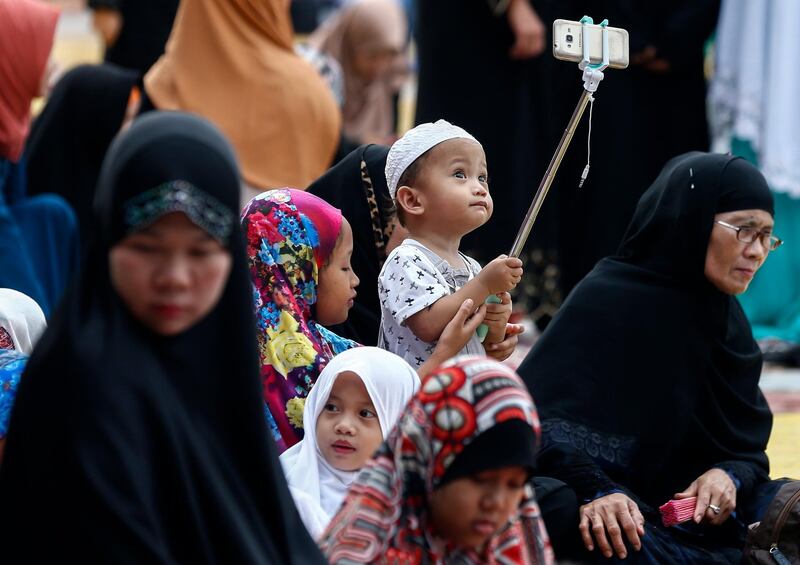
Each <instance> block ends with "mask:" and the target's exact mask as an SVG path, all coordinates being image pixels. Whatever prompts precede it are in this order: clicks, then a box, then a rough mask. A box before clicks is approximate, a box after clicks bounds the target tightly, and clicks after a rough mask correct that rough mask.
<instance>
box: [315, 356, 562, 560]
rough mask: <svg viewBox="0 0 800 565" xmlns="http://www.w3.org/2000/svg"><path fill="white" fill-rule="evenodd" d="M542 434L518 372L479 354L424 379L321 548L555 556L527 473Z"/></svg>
mask: <svg viewBox="0 0 800 565" xmlns="http://www.w3.org/2000/svg"><path fill="white" fill-rule="evenodd" d="M538 438H539V420H538V417H537V413H536V407H535V406H534V404H533V401H532V400H531V397H530V395H529V394H528V391H527V388H526V387H525V385H524V384H523V383H522V381H521V380H520V378H519V377H518V376H517V375H516V373H514V371H512V370H511V369H510V368H508V367H506V366H505V365H503V364H501V363H498V362H497V361H493V360H491V359H486V358H482V357H461V358H457V359H455V360H453V361H451V362H449V363H448V364H446V365H445V366H443V367H442V368H440V369H438V370H437V371H434V372H433V373H431V374H430V375H428V376H427V377H426V378H425V379H423V381H422V385H421V387H420V390H419V392H418V393H417V394H416V395H415V396H414V398H412V400H411V402H410V403H409V405H408V406H407V407H406V410H405V412H404V414H403V415H402V416H401V417H400V420H399V421H398V423H397V425H396V426H395V428H394V430H393V431H392V432H391V433H390V434H389V437H388V438H387V439H386V441H385V442H384V443H383V445H382V446H381V447H380V448H379V449H378V451H377V452H376V454H375V456H374V457H373V459H372V460H371V461H370V462H369V463H367V465H366V467H364V468H362V470H361V473H360V474H359V476H358V478H357V479H356V481H355V482H354V483H353V484H352V485H351V486H350V490H349V492H348V495H347V498H345V501H344V505H343V506H342V507H341V508H340V510H339V512H338V514H337V515H336V516H335V517H334V518H333V520H332V521H331V523H330V525H329V526H328V530H327V531H326V532H325V534H323V536H322V538H321V539H320V540H319V542H318V543H319V545H320V547H321V549H322V552H323V553H324V554H325V557H326V558H327V559H328V561H329V563H332V564H345V563H384V564H391V565H400V564H412V563H414V564H417V563H425V564H437V565H439V564H456V563H457V564H459V565H470V564H473V563H474V564H477V563H489V564H495V563H518V564H523V565H533V564H541V563H553V552H552V548H551V546H550V541H549V539H548V536H547V531H546V530H545V527H544V523H543V521H542V518H541V514H540V512H539V507H538V505H537V503H536V498H535V496H534V492H533V488H532V486H531V484H530V481H529V480H528V478H529V477H530V472H531V469H532V467H533V465H534V459H535V454H536V448H537V443H538Z"/></svg>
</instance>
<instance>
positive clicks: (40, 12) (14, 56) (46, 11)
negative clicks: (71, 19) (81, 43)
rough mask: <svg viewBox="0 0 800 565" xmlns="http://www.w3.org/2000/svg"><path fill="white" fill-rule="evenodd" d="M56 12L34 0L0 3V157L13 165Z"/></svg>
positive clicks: (25, 132) (1, 0)
mask: <svg viewBox="0 0 800 565" xmlns="http://www.w3.org/2000/svg"><path fill="white" fill-rule="evenodd" d="M58 13H59V10H58V8H56V7H55V6H50V5H48V4H44V3H42V2H37V1H35V0H0V157H4V158H6V159H8V160H9V161H12V162H14V163H16V162H17V161H19V158H20V156H21V155H22V148H23V147H24V146H25V139H26V138H27V137H28V131H29V129H30V124H31V101H32V100H33V99H34V98H36V96H38V95H39V90H40V86H41V83H42V77H43V76H44V71H45V68H46V66H47V59H48V58H49V57H50V50H51V49H52V48H53V38H54V36H55V32H56V23H58Z"/></svg>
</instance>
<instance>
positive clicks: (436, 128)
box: [385, 120, 480, 198]
mask: <svg viewBox="0 0 800 565" xmlns="http://www.w3.org/2000/svg"><path fill="white" fill-rule="evenodd" d="M450 139H469V140H470V141H474V142H475V143H477V144H478V145H480V142H479V141H478V140H477V139H475V138H474V137H472V136H471V135H470V134H469V133H468V132H467V131H466V130H465V129H463V128H460V127H458V126H454V125H453V124H451V123H450V122H448V121H447V120H436V121H435V122H433V123H431V122H428V123H424V124H420V125H418V126H417V127H415V128H413V129H410V130H408V131H407V132H406V133H405V134H404V135H403V137H401V138H400V139H398V140H397V141H395V142H394V144H393V145H392V147H391V149H389V154H388V155H387V156H386V170H385V172H386V184H387V185H388V186H389V196H391V197H392V198H394V197H395V195H396V194H397V188H398V186H397V185H398V183H399V182H400V177H401V176H403V173H404V172H406V169H407V168H408V167H409V166H410V165H411V163H413V162H414V161H416V160H417V159H419V157H420V156H421V155H422V154H423V153H425V152H426V151H428V150H430V149H433V148H434V147H436V146H437V145H439V144H440V143H442V142H445V141H448V140H450Z"/></svg>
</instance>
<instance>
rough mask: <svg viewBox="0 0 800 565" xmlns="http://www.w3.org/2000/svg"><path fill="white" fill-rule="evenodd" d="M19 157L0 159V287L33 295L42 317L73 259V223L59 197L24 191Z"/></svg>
mask: <svg viewBox="0 0 800 565" xmlns="http://www.w3.org/2000/svg"><path fill="white" fill-rule="evenodd" d="M24 173H25V165H24V162H20V163H11V162H10V161H8V160H6V159H0V288H12V289H14V290H17V291H19V292H22V293H23V294H27V295H28V296H30V297H31V298H33V299H34V300H35V301H36V302H37V303H38V304H39V306H41V308H42V310H43V311H44V313H45V315H46V316H49V315H50V312H52V310H53V309H54V308H55V306H56V304H57V303H58V300H59V299H60V298H61V294H62V293H63V292H64V289H65V288H66V286H67V284H68V283H69V280H70V278H71V277H72V274H73V273H74V272H75V270H76V268H77V263H78V222H77V219H76V217H75V213H74V212H73V210H72V208H70V206H69V204H67V203H66V201H65V200H64V199H62V198H61V197H59V196H56V195H53V194H43V195H39V196H34V197H30V198H27V197H26V196H25V175H24Z"/></svg>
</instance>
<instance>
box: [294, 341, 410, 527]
mask: <svg viewBox="0 0 800 565" xmlns="http://www.w3.org/2000/svg"><path fill="white" fill-rule="evenodd" d="M345 371H352V372H353V373H355V374H357V375H358V376H359V377H360V378H361V380H362V382H363V383H364V387H365V388H366V389H367V393H368V394H369V397H370V399H371V400H372V404H373V405H374V406H375V411H376V413H377V415H378V422H379V423H380V426H381V433H382V434H383V437H384V438H386V436H387V435H388V434H389V431H390V430H391V429H392V427H394V424H395V422H396V421H397V420H398V418H399V417H400V414H401V413H402V411H403V409H404V408H405V406H406V404H408V401H409V400H410V399H411V397H412V396H414V393H416V392H417V389H419V377H418V376H417V373H416V372H414V370H413V369H412V368H411V366H410V365H409V364H408V363H406V362H405V361H404V360H403V359H402V358H401V357H398V356H397V355H395V354H394V353H389V352H388V351H384V350H383V349H379V348H377V347H355V348H353V349H348V350H347V351H344V352H343V353H340V354H339V355H337V356H335V357H334V358H333V359H331V361H330V362H329V363H328V365H327V366H326V367H325V369H324V370H323V371H322V372H321V373H320V375H319V377H318V378H317V382H316V384H315V385H314V388H312V389H311V392H310V393H309V394H308V397H307V398H306V403H305V409H304V411H303V427H304V429H305V435H304V437H303V440H302V441H300V442H299V443H296V444H295V445H293V446H292V447H290V448H289V449H288V450H286V451H285V452H284V453H283V454H282V455H281V464H282V465H283V471H284V473H285V474H286V481H287V482H288V483H289V490H290V491H291V493H292V496H293V497H294V501H295V504H296V505H297V509H298V511H299V512H300V517H301V518H302V519H303V523H304V524H305V525H306V528H307V529H308V531H309V533H311V536H312V537H313V538H315V539H317V538H318V537H319V536H320V535H321V534H322V533H323V532H324V531H325V528H326V527H327V526H328V522H330V519H331V518H332V517H333V516H334V514H336V511H337V510H338V509H339V506H340V505H341V503H342V500H344V496H345V494H347V488H348V487H349V486H350V483H352V482H353V481H354V480H355V478H356V475H357V474H358V471H339V470H337V469H334V468H333V467H332V466H331V465H329V464H328V462H327V461H325V458H324V457H323V456H322V454H321V453H320V451H319V446H318V445H317V434H316V427H317V418H319V415H320V413H321V412H322V409H323V408H324V407H325V403H326V402H327V401H328V397H329V396H330V394H331V390H332V389H333V384H334V383H335V382H336V377H338V376H339V374H340V373H343V372H345Z"/></svg>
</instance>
